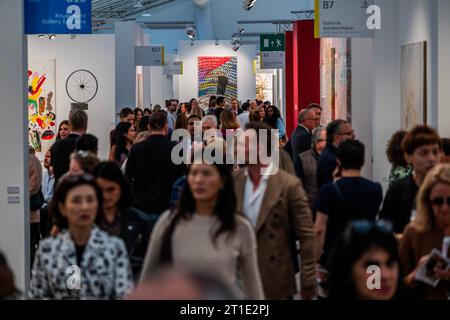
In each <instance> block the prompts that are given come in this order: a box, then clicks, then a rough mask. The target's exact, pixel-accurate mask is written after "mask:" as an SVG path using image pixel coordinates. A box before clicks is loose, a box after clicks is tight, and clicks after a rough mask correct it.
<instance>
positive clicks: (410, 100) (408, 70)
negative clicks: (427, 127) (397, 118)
mask: <svg viewBox="0 0 450 320" xmlns="http://www.w3.org/2000/svg"><path fill="white" fill-rule="evenodd" d="M401 112H402V114H401V117H402V118H401V119H402V129H404V130H409V129H411V128H412V127H414V126H415V125H419V124H426V123H427V43H426V42H425V41H423V42H417V43H411V44H406V45H403V46H402V47H401Z"/></svg>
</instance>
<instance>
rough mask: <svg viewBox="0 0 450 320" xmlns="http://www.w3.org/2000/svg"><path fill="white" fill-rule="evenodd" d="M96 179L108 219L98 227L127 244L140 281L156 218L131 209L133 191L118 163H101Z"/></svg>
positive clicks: (95, 171) (134, 271)
mask: <svg viewBox="0 0 450 320" xmlns="http://www.w3.org/2000/svg"><path fill="white" fill-rule="evenodd" d="M93 175H94V176H95V177H96V181H97V184H98V185H99V187H100V189H101V190H102V193H103V212H104V215H103V216H102V217H101V218H100V219H99V222H98V226H99V227H100V229H102V230H103V231H106V232H108V233H109V234H110V235H113V236H117V237H120V238H121V239H122V240H123V241H124V242H125V246H126V247H127V251H128V256H129V257H130V263H131V267H132V269H133V274H134V276H135V278H136V279H137V278H138V276H139V273H140V270H141V268H142V263H143V261H144V256H145V252H146V250H147V245H148V240H149V237H150V232H151V230H152V228H153V225H154V223H155V222H156V217H152V216H151V215H148V214H146V213H144V212H142V211H140V210H138V209H136V208H133V207H132V206H131V203H132V194H131V187H130V185H129V183H128V181H127V180H126V179H125V176H124V175H123V173H122V171H121V170H120V168H119V167H118V166H117V164H115V163H114V162H101V163H100V164H99V165H98V166H97V167H95V169H94V172H93Z"/></svg>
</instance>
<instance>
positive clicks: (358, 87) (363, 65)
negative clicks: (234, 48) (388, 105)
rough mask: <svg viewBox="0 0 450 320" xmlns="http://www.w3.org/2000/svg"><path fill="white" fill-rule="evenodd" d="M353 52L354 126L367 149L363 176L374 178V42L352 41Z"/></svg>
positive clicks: (358, 137) (355, 39)
mask: <svg viewBox="0 0 450 320" xmlns="http://www.w3.org/2000/svg"><path fill="white" fill-rule="evenodd" d="M351 47H352V48H351V50H352V125H353V129H354V130H355V133H356V138H357V139H358V140H360V141H361V142H362V143H364V145H365V147H366V159H365V160H366V161H365V163H364V167H363V175H364V176H365V177H366V178H369V179H372V178H373V162H372V160H373V145H372V132H373V123H372V117H368V116H367V115H370V114H371V113H372V94H373V90H372V88H373V77H371V76H368V75H370V74H371V73H372V65H373V63H372V62H373V41H372V39H359V38H358V39H357V38H354V39H352V41H351Z"/></svg>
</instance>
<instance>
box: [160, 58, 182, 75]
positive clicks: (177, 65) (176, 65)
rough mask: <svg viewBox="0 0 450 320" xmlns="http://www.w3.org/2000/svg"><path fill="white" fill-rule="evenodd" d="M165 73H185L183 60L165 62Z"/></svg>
mask: <svg viewBox="0 0 450 320" xmlns="http://www.w3.org/2000/svg"><path fill="white" fill-rule="evenodd" d="M164 74H165V75H181V74H183V61H169V62H167V63H166V64H164Z"/></svg>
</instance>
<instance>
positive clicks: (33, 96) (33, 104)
mask: <svg viewBox="0 0 450 320" xmlns="http://www.w3.org/2000/svg"><path fill="white" fill-rule="evenodd" d="M56 131H57V128H56V73H55V60H54V59H46V60H33V59H31V60H29V61H28V135H29V143H30V145H31V146H32V147H33V148H34V150H35V151H36V156H37V157H38V158H39V160H41V161H43V160H44V157H45V153H46V152H47V150H48V149H49V148H50V147H51V146H52V144H53V143H54V142H55V139H56V135H57V132H56Z"/></svg>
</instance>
